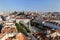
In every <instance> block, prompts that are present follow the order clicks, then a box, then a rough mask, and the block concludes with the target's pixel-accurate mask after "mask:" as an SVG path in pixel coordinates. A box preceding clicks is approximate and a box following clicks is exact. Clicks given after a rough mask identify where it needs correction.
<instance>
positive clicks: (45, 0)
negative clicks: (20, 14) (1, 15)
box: [0, 0, 60, 12]
mask: <svg viewBox="0 0 60 40" xmlns="http://www.w3.org/2000/svg"><path fill="white" fill-rule="evenodd" d="M59 4H60V0H0V11H40V12H60V5H59Z"/></svg>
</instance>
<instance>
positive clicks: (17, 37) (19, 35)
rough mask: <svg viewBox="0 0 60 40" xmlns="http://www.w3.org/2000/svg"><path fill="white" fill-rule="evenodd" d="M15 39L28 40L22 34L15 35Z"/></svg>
mask: <svg viewBox="0 0 60 40" xmlns="http://www.w3.org/2000/svg"><path fill="white" fill-rule="evenodd" d="M16 39H18V40H29V39H28V38H27V37H26V36H25V35H24V34H22V33H18V34H17V35H16Z"/></svg>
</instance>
